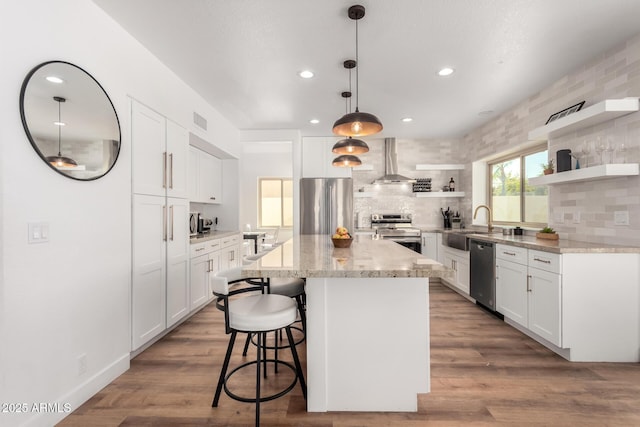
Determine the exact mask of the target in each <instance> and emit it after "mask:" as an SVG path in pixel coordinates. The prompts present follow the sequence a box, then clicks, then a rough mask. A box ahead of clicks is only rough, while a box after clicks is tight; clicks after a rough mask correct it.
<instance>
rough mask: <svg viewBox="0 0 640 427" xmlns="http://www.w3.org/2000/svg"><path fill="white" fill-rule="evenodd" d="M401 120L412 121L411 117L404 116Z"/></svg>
mask: <svg viewBox="0 0 640 427" xmlns="http://www.w3.org/2000/svg"><path fill="white" fill-rule="evenodd" d="M402 121H403V122H405V123H409V122H412V121H413V119H412V118H411V117H405V118H404V119H402Z"/></svg>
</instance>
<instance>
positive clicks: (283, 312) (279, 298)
mask: <svg viewBox="0 0 640 427" xmlns="http://www.w3.org/2000/svg"><path fill="white" fill-rule="evenodd" d="M297 310H298V307H297V305H296V303H295V301H294V300H292V299H291V298H289V297H287V296H283V295H272V294H261V295H252V296H248V297H243V298H238V299H237V300H230V301H229V327H231V328H232V329H235V330H237V331H244V332H264V331H272V330H274V329H280V328H284V327H285V326H288V325H290V324H292V323H293V322H295V320H296V317H297V313H298V312H297Z"/></svg>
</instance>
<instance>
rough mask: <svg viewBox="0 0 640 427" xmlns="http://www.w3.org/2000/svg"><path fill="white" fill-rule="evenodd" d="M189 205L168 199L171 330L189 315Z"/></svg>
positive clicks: (168, 321) (169, 316)
mask: <svg viewBox="0 0 640 427" xmlns="http://www.w3.org/2000/svg"><path fill="white" fill-rule="evenodd" d="M188 223H189V201H188V200H186V199H175V198H169V199H167V327H170V326H173V325H175V324H176V323H177V322H178V321H180V320H181V319H182V318H184V317H185V316H186V315H187V314H189V248H190V245H189V228H188Z"/></svg>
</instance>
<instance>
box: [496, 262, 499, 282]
mask: <svg viewBox="0 0 640 427" xmlns="http://www.w3.org/2000/svg"><path fill="white" fill-rule="evenodd" d="M498 279H499V277H498V266H497V265H496V280H498Z"/></svg>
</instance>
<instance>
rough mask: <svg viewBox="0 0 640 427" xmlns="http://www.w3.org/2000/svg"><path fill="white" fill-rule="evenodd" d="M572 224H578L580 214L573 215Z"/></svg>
mask: <svg viewBox="0 0 640 427" xmlns="http://www.w3.org/2000/svg"><path fill="white" fill-rule="evenodd" d="M573 223H574V224H580V212H574V213H573Z"/></svg>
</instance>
